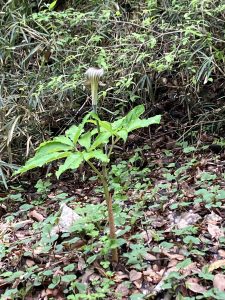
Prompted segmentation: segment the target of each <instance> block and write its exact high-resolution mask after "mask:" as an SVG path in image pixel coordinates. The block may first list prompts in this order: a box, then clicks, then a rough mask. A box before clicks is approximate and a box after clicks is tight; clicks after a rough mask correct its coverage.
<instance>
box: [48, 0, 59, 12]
mask: <svg viewBox="0 0 225 300" xmlns="http://www.w3.org/2000/svg"><path fill="white" fill-rule="evenodd" d="M56 3H57V0H55V1H53V2H51V3H50V5H49V7H48V8H49V10H53V9H54V8H55V6H56Z"/></svg>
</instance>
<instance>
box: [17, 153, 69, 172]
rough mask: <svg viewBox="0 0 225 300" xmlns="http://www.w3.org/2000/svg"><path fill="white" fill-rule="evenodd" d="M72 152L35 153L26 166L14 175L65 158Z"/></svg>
mask: <svg viewBox="0 0 225 300" xmlns="http://www.w3.org/2000/svg"><path fill="white" fill-rule="evenodd" d="M70 154H71V152H54V153H47V154H46V155H43V154H42V153H41V155H40V154H39V153H38V154H35V156H34V157H32V158H30V159H29V160H28V161H27V162H26V164H25V165H24V166H22V167H21V168H19V169H18V170H17V171H16V172H15V173H14V175H15V174H22V173H24V172H27V171H29V170H31V169H34V168H37V167H42V166H44V165H45V164H47V163H50V162H52V161H54V160H57V159H61V158H65V157H67V156H69V155H70Z"/></svg>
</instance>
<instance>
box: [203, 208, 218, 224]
mask: <svg viewBox="0 0 225 300" xmlns="http://www.w3.org/2000/svg"><path fill="white" fill-rule="evenodd" d="M204 221H205V222H206V223H208V224H217V223H218V222H220V221H222V218H221V217H220V216H219V215H217V214H215V213H214V212H213V211H212V212H211V214H209V215H206V216H205V218H204Z"/></svg>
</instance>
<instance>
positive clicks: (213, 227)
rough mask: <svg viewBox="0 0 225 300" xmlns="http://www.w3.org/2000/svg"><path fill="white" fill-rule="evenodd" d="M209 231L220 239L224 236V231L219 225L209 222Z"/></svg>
mask: <svg viewBox="0 0 225 300" xmlns="http://www.w3.org/2000/svg"><path fill="white" fill-rule="evenodd" d="M208 232H209V234H210V235H211V236H212V238H215V239H217V240H218V239H219V238H220V237H223V236H224V232H223V230H222V229H221V228H219V226H217V225H215V224H212V223H209V224H208Z"/></svg>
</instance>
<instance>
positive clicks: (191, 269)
mask: <svg viewBox="0 0 225 300" xmlns="http://www.w3.org/2000/svg"><path fill="white" fill-rule="evenodd" d="M200 271H201V270H200V269H199V268H198V267H197V263H196V262H193V263H191V264H190V265H188V266H187V267H185V268H183V269H181V270H180V272H181V274H183V275H185V276H188V275H191V274H193V273H196V274H197V273H199V272H200Z"/></svg>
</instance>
